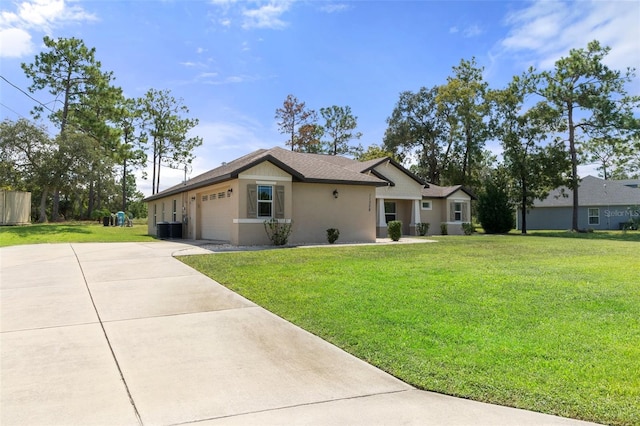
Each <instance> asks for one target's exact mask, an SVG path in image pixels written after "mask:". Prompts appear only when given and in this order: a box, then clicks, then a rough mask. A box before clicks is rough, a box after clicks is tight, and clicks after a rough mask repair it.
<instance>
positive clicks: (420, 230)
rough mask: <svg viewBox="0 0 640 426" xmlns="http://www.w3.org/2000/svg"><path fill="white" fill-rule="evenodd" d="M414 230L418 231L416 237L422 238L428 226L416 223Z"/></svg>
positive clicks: (427, 230)
mask: <svg viewBox="0 0 640 426" xmlns="http://www.w3.org/2000/svg"><path fill="white" fill-rule="evenodd" d="M416 229H417V230H418V235H420V236H421V237H424V236H425V235H427V232H429V224H428V223H416Z"/></svg>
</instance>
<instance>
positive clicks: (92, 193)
mask: <svg viewBox="0 0 640 426" xmlns="http://www.w3.org/2000/svg"><path fill="white" fill-rule="evenodd" d="M94 199H95V184H94V182H93V180H91V182H90V183H89V200H87V217H88V218H89V219H91V214H92V213H93V210H94V209H95V205H94V203H95V201H94Z"/></svg>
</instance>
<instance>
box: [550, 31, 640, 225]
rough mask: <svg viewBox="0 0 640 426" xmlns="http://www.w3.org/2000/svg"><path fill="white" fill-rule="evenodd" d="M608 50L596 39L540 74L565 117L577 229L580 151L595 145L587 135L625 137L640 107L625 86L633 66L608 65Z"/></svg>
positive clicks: (609, 139)
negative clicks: (625, 69) (614, 67)
mask: <svg viewBox="0 0 640 426" xmlns="http://www.w3.org/2000/svg"><path fill="white" fill-rule="evenodd" d="M610 50H611V49H610V48H609V47H604V46H601V45H600V43H599V42H598V41H596V40H594V41H592V42H590V43H589V44H588V45H587V48H586V49H572V50H571V51H570V52H569V56H567V57H563V58H560V59H559V60H558V61H557V62H556V63H555V67H554V69H553V70H552V71H545V72H542V73H540V75H539V87H538V89H537V93H538V94H539V95H540V96H542V97H543V98H544V100H545V101H546V102H547V103H548V105H549V106H550V107H551V108H553V109H554V110H555V113H556V114H557V115H558V116H560V117H561V118H562V122H561V124H559V125H558V126H556V128H555V129H554V130H555V131H556V132H558V133H564V134H565V135H566V139H565V140H566V145H567V148H566V149H567V151H568V154H569V157H570V159H571V174H570V181H569V187H570V189H571V191H572V192H573V211H572V219H571V227H572V229H573V230H578V208H579V205H580V204H579V194H578V192H579V191H578V188H579V184H580V178H579V176H578V165H579V159H580V151H581V149H582V150H586V149H587V148H591V149H593V148H592V147H590V146H589V145H585V141H586V140H588V139H589V138H594V137H595V138H597V139H598V140H600V141H603V142H605V143H607V144H609V143H615V144H618V143H624V141H628V140H629V137H630V136H632V135H634V134H637V132H638V120H637V119H635V118H634V110H637V108H638V107H640V97H638V96H629V95H628V93H627V91H626V88H625V85H626V84H627V83H629V82H631V79H632V78H633V76H634V70H633V69H627V71H626V72H624V73H623V72H621V71H618V70H612V69H610V68H609V67H608V66H607V65H605V64H604V62H603V60H604V58H605V57H606V56H607V55H608V54H609V52H610Z"/></svg>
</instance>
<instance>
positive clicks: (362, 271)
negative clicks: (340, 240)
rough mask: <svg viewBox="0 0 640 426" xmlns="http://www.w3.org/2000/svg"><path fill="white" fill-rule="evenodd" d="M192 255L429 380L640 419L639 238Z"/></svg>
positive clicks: (535, 403) (565, 411)
mask: <svg viewBox="0 0 640 426" xmlns="http://www.w3.org/2000/svg"><path fill="white" fill-rule="evenodd" d="M433 239H435V240H437V241H438V242H436V243H430V244H406V245H386V246H383V245H379V246H356V247H346V246H345V247H326V248H324V247H323V248H296V249H278V250H268V251H258V252H240V253H219V254H214V255H205V256H191V257H183V258H181V260H182V261H183V262H185V263H187V264H189V265H191V266H193V267H195V268H197V269H198V270H200V271H202V272H204V273H205V274H207V275H209V276H210V277H212V278H213V279H215V280H216V281H218V282H220V283H222V284H224V285H226V286H227V287H229V288H231V289H233V290H234V291H237V292H238V293H240V294H242V295H244V296H246V297H247V298H249V299H251V300H253V301H254V302H256V303H258V304H260V305H261V306H263V307H265V308H267V309H268V310H270V311H272V312H274V313H276V314H278V315H280V316H282V317H284V318H286V319H288V320H290V321H292V322H293V323H295V324H298V325H300V326H301V327H303V328H305V329H307V330H309V331H310V332H312V333H314V334H317V335H319V336H321V337H323V338H324V339H326V340H328V341H330V342H332V343H334V344H336V345H337V346H340V347H342V348H344V349H345V350H347V351H349V352H351V353H352V354H354V355H356V356H358V357H360V358H362V359H364V360H366V361H368V362H370V363H372V364H374V365H376V366H378V367H380V368H382V369H383V370H386V371H388V372H389V373H391V374H393V375H395V376H397V377H399V378H401V379H402V380H404V381H406V382H408V383H411V384H412V385H414V386H416V387H419V388H421V389H427V390H432V391H436V392H441V393H445V394H449V395H455V396H461V397H465V398H471V399H475V400H479V401H485V402H491V403H496V404H501V405H508V406H513V407H520V408H525V409H530V410H535V411H540V412H545V413H550V414H556V415H561V416H566V417H572V418H577V419H585V420H591V421H596V422H601V423H607V424H617V425H632V424H636V425H637V424H640V404H639V401H640V244H639V243H638V242H633V241H612V240H606V239H574V238H549V237H539V236H538V237H536V236H486V235H475V236H472V237H433Z"/></svg>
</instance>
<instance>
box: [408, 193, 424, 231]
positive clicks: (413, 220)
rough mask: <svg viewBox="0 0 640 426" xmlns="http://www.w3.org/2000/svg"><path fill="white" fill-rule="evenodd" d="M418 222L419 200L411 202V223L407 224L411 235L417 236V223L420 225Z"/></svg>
mask: <svg viewBox="0 0 640 426" xmlns="http://www.w3.org/2000/svg"><path fill="white" fill-rule="evenodd" d="M420 221H421V220H420V200H413V208H412V209H411V223H410V224H409V233H410V234H411V235H418V223H420Z"/></svg>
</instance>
